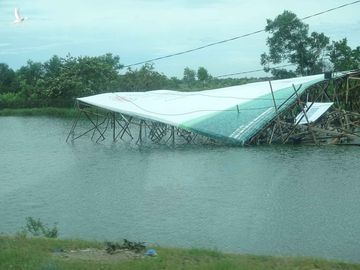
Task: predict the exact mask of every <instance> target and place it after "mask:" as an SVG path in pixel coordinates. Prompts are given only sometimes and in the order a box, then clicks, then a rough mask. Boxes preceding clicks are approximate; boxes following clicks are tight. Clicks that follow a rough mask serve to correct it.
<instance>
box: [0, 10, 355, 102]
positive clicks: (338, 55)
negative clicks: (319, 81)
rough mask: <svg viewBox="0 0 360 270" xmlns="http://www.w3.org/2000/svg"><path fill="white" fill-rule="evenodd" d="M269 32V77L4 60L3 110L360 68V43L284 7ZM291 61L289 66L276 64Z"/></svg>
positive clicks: (0, 66)
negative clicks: (313, 28) (318, 28)
mask: <svg viewBox="0 0 360 270" xmlns="http://www.w3.org/2000/svg"><path fill="white" fill-rule="evenodd" d="M265 31H266V32H267V33H268V34H269V37H268V39H267V41H266V43H267V45H268V48H269V51H268V52H267V53H263V54H262V55H261V57H260V62H261V64H262V66H263V67H264V70H265V71H266V72H270V73H271V75H269V77H266V78H237V79H236V78H222V79H220V78H216V77H213V76H211V75H210V73H209V72H208V71H207V69H206V68H204V67H199V68H198V69H197V70H193V69H190V68H189V67H185V69H184V71H183V77H182V78H181V79H179V78H177V77H170V78H168V77H167V76H166V75H164V74H163V73H160V72H158V71H156V70H155V68H154V65H153V64H150V63H148V64H145V65H143V66H142V67H140V68H139V69H131V68H128V69H127V70H126V71H125V72H122V73H123V74H121V73H120V71H121V70H122V69H123V65H122V64H121V63H120V57H119V56H116V55H112V54H105V55H101V56H95V57H90V56H79V57H74V56H71V55H67V56H65V57H59V56H57V55H54V56H53V57H51V58H50V59H49V60H48V61H45V62H43V63H42V62H34V61H31V60H29V61H28V62H27V64H26V65H24V66H22V67H21V68H19V69H17V70H13V69H12V68H10V67H9V66H8V65H7V64H6V63H0V109H2V108H23V107H47V106H54V107H67V106H72V105H73V103H74V99H75V98H76V97H82V96H89V95H94V94H98V93H104V92H118V91H119V92H120V91H148V90H155V89H170V90H188V91H191V90H201V89H212V88H219V87H226V86H232V85H239V84H244V83H249V82H255V81H259V80H267V79H269V78H270V77H271V78H272V79H282V78H290V77H295V76H300V75H302V76H305V75H312V74H318V73H321V72H323V71H324V69H326V68H328V69H331V70H335V71H343V70H353V69H359V67H360V46H358V47H356V48H355V49H352V48H351V47H350V46H349V45H348V43H347V39H346V38H344V39H342V40H340V41H332V42H330V38H329V37H327V36H326V35H325V34H323V33H317V32H312V33H310V32H309V25H307V24H305V23H303V22H302V21H301V20H300V19H299V18H298V17H297V16H296V14H294V13H292V12H290V11H284V12H283V13H282V14H280V15H279V16H277V17H276V18H275V19H274V20H270V19H268V20H267V25H266V28H265ZM284 63H285V64H289V65H291V67H290V68H289V69H284V68H274V66H276V65H279V64H284Z"/></svg>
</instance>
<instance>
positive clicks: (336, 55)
mask: <svg viewBox="0 0 360 270" xmlns="http://www.w3.org/2000/svg"><path fill="white" fill-rule="evenodd" d="M329 57H330V61H331V62H332V63H333V65H334V69H335V70H336V71H344V70H353V69H359V68H360V46H358V47H357V48H356V49H354V50H353V49H351V48H350V46H348V44H347V39H346V38H344V39H342V40H339V41H333V42H332V44H331V45H330V46H329Z"/></svg>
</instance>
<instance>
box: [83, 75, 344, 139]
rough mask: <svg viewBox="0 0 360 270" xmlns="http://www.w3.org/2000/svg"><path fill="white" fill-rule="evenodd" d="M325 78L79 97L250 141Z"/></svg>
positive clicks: (105, 106)
mask: <svg viewBox="0 0 360 270" xmlns="http://www.w3.org/2000/svg"><path fill="white" fill-rule="evenodd" d="M340 75H341V74H340ZM340 75H338V76H340ZM321 81H324V75H323V74H320V75H313V76H306V77H298V78H291V79H283V80H274V81H271V82H269V81H264V82H256V83H250V84H244V85H238V86H232V87H225V88H219V89H213V90H205V91H196V92H179V91H171V90H155V91H147V92H114V93H104V94H99V95H93V96H88V97H82V98H78V99H77V100H78V101H80V102H83V103H86V104H89V105H93V106H96V107H99V108H103V109H106V110H109V111H113V112H117V113H121V114H123V115H128V116H132V117H135V118H138V119H144V120H151V121H157V122H160V123H164V124H167V125H171V126H174V127H177V128H181V129H185V130H188V131H191V132H194V133H197V134H201V135H203V136H205V137H208V138H212V139H215V140H217V141H222V142H227V143H236V144H245V143H246V142H247V141H248V140H249V139H251V137H253V136H254V135H256V134H257V133H258V132H259V131H260V130H261V129H262V128H263V127H264V126H266V125H267V124H268V123H269V122H270V121H272V120H273V119H274V118H275V117H276V116H277V114H278V113H280V112H282V111H283V110H285V109H287V108H288V107H289V106H291V105H292V104H294V102H295V101H296V99H297V96H298V95H301V94H302V93H303V92H304V91H305V90H306V89H307V88H309V87H311V86H312V85H314V84H316V83H319V82H321Z"/></svg>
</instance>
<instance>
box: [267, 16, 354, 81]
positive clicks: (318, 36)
mask: <svg viewBox="0 0 360 270" xmlns="http://www.w3.org/2000/svg"><path fill="white" fill-rule="evenodd" d="M265 31H266V32H268V33H269V34H270V36H269V37H268V39H267V41H266V44H267V45H268V47H269V52H268V53H263V54H262V55H261V64H262V65H263V66H264V69H265V71H271V73H272V75H273V76H274V77H275V78H290V77H294V76H296V75H303V76H305V75H313V74H318V73H321V72H323V71H324V65H325V63H324V62H326V60H330V61H329V62H330V63H331V64H332V65H333V67H334V69H335V71H344V70H352V69H358V68H360V46H358V47H357V48H356V49H354V50H352V49H351V48H350V47H349V46H348V45H347V40H346V39H343V40H341V41H337V42H336V41H333V42H332V44H331V45H330V39H329V37H327V36H326V35H325V34H324V33H317V32H312V33H311V34H310V33H309V25H307V24H305V23H303V22H302V20H301V19H299V18H298V17H297V16H296V14H294V13H292V12H291V11H287V10H285V11H284V12H283V13H282V14H280V15H278V16H277V17H276V18H275V19H274V20H270V19H268V20H267V25H266V28H265ZM280 63H287V64H290V65H293V67H295V69H294V68H290V69H284V68H271V67H270V66H273V65H277V64H280Z"/></svg>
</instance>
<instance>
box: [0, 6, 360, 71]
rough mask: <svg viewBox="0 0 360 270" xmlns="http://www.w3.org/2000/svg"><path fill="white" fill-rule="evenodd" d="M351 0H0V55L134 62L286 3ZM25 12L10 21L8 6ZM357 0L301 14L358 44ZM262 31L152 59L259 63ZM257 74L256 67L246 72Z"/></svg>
mask: <svg viewBox="0 0 360 270" xmlns="http://www.w3.org/2000/svg"><path fill="white" fill-rule="evenodd" d="M352 1H354V0H316V1H314V0H302V1H299V0H297V1H292V0H286V1H285V0H274V1H268V0H242V1H241V0H239V1H235V0H219V1H214V0H207V1H205V0H192V1H191V0H187V1H179V0H107V1H104V0H103V1H100V0H87V1H85V0H52V1H49V0H32V1H29V0H13V1H10V0H5V1H2V0H0V62H3V63H7V64H9V65H10V66H11V67H12V68H15V69H16V68H19V67H20V66H22V65H25V64H26V62H27V60H29V59H31V60H34V61H45V60H48V59H49V58H50V57H51V56H52V55H54V54H57V55H59V56H65V55H66V54H67V53H70V54H71V55H73V56H78V55H91V56H97V55H101V54H105V53H107V52H110V53H113V54H115V55H119V56H120V59H121V60H120V61H121V63H122V64H125V65H127V64H132V63H135V62H139V61H144V60H148V59H151V58H155V57H160V56H163V55H167V54H171V53H176V52H179V51H183V50H188V49H192V48H195V47H199V46H202V45H206V44H208V43H212V42H216V41H219V40H223V39H228V38H231V37H233V36H238V35H242V34H246V33H248V32H253V31H256V30H260V29H263V28H264V27H265V25H266V19H267V18H270V19H274V18H275V17H276V16H277V15H279V14H280V13H282V12H283V11H284V10H285V9H286V10H290V11H292V12H294V13H296V14H297V15H298V17H300V18H301V17H305V16H307V15H311V14H314V13H317V12H320V11H323V10H327V9H329V8H333V7H336V6H339V5H342V4H345V3H349V2H352ZM15 7H19V8H20V11H21V15H23V16H25V17H28V20H26V21H25V22H24V23H23V24H21V25H14V24H13V23H12V22H13V21H14V8H15ZM359 14H360V3H358V4H354V5H352V6H349V7H345V8H342V9H339V10H336V11H332V12H330V13H327V14H324V15H321V16H318V17H315V18H312V19H309V20H306V21H305V22H306V23H307V24H309V25H310V30H311V31H317V32H324V33H325V34H326V35H327V36H329V37H330V38H331V39H332V40H339V39H341V38H344V37H346V38H347V39H348V41H349V45H351V46H352V47H356V46H359V45H360V16H359ZM265 41H266V33H260V34H257V35H253V36H250V37H246V38H243V39H239V40H235V41H233V42H228V43H225V44H222V45H219V46H215V47H210V48H206V49H204V50H201V51H196V52H192V53H189V54H186V55H181V56H176V57H173V58H169V59H164V60H160V61H157V62H155V68H156V70H158V71H160V72H162V73H164V74H165V75H167V76H178V77H182V73H183V70H184V68H185V67H186V66H188V67H190V68H193V69H197V68H198V67H199V66H203V67H205V68H207V69H208V71H209V72H210V74H212V75H213V76H217V75H222V74H228V73H235V72H241V71H247V70H253V69H259V68H261V66H260V60H259V59H260V54H261V53H263V52H265V51H266V50H267V48H266V44H265ZM251 75H253V76H257V75H260V74H256V73H254V74H251ZM248 76H249V75H248Z"/></svg>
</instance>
